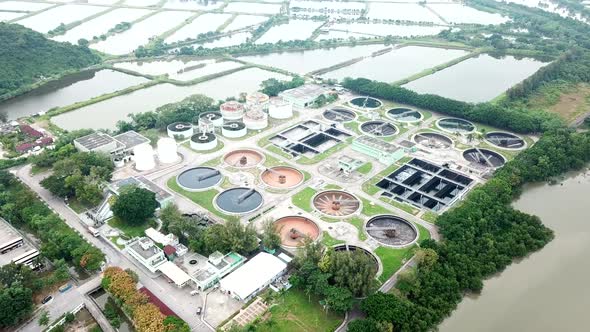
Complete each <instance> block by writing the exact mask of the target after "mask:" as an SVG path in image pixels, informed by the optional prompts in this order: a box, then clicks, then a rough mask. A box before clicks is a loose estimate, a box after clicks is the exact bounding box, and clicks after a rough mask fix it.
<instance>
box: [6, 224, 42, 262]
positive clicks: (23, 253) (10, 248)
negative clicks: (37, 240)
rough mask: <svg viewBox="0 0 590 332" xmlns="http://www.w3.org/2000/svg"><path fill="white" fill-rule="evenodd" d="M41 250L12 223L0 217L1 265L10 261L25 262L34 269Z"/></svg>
mask: <svg viewBox="0 0 590 332" xmlns="http://www.w3.org/2000/svg"><path fill="white" fill-rule="evenodd" d="M38 256H39V251H38V250H37V249H36V248H35V247H34V246H33V245H32V244H30V243H29V242H28V241H27V240H26V239H25V238H24V237H23V236H22V235H21V234H20V233H19V231H18V230H16V229H15V228H14V227H12V225H11V224H10V223H8V222H7V221H6V220H4V219H2V218H0V266H4V265H8V264H10V263H16V264H25V265H28V266H29V267H30V268H32V269H34V268H36V267H38V265H36V264H35V261H34V260H35V258H37V257H38Z"/></svg>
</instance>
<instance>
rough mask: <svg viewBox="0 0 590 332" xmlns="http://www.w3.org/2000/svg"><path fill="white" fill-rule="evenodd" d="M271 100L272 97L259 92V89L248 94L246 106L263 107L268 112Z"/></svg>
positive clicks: (249, 107)
mask: <svg viewBox="0 0 590 332" xmlns="http://www.w3.org/2000/svg"><path fill="white" fill-rule="evenodd" d="M269 100H270V97H269V96H268V95H267V94H265V93H262V92H258V91H256V92H252V93H249V94H248V95H246V107H247V108H248V109H251V108H254V107H258V108H260V109H262V110H263V111H265V112H267V111H268V102H269Z"/></svg>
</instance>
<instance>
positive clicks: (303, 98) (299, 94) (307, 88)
mask: <svg viewBox="0 0 590 332" xmlns="http://www.w3.org/2000/svg"><path fill="white" fill-rule="evenodd" d="M327 92H328V89H326V88H324V87H322V86H321V85H317V84H304V85H302V86H300V87H297V88H294V89H289V90H285V91H283V92H281V93H279V97H282V98H283V99H284V100H286V101H287V102H289V103H290V104H292V105H293V107H294V108H299V109H302V108H306V107H308V106H310V105H311V104H313V102H314V101H315V100H316V99H318V97H319V96H322V95H324V94H326V93H327Z"/></svg>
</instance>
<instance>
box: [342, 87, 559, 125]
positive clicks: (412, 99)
mask: <svg viewBox="0 0 590 332" xmlns="http://www.w3.org/2000/svg"><path fill="white" fill-rule="evenodd" d="M342 85H343V86H344V87H345V88H347V89H350V90H352V91H354V92H356V93H358V94H361V95H370V96H373V97H377V98H381V99H387V100H392V101H395V102H398V103H402V104H407V105H412V106H416V107H419V108H424V109H428V110H432V111H435V112H438V113H442V114H446V115H450V116H455V117H460V118H465V119H467V120H471V121H475V122H480V123H483V124H487V125H490V126H494V127H498V128H505V129H509V130H512V131H515V132H519V133H538V132H543V131H545V130H547V129H551V128H558V127H560V126H561V125H562V121H561V120H560V119H559V118H558V117H557V116H556V115H554V114H551V113H547V112H543V111H538V112H530V111H528V110H527V109H524V108H509V107H504V106H502V105H496V104H492V103H479V104H471V103H466V102H462V101H458V100H454V99H450V98H445V97H441V96H438V95H433V94H419V93H417V92H414V91H412V90H409V89H406V88H403V87H401V86H396V85H391V84H389V83H384V82H377V81H371V80H368V79H366V78H357V79H351V78H345V79H344V81H343V83H342Z"/></svg>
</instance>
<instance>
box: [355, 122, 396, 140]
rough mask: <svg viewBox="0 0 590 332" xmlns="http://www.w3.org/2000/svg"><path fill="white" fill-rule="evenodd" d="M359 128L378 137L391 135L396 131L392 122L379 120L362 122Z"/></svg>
mask: <svg viewBox="0 0 590 332" xmlns="http://www.w3.org/2000/svg"><path fill="white" fill-rule="evenodd" d="M361 130H362V131H363V132H364V133H365V134H369V135H372V136H379V137H387V136H393V135H395V133H397V128H396V127H395V125H394V124H392V123H389V122H387V121H381V120H374V121H367V122H364V123H363V124H361Z"/></svg>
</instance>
